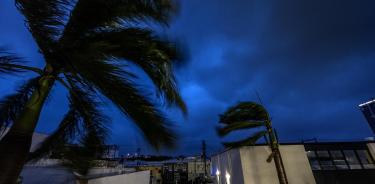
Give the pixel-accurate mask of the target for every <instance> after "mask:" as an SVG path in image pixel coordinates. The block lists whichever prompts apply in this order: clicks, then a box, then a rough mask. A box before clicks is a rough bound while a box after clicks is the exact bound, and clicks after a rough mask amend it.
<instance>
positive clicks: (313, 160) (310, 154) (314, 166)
mask: <svg viewBox="0 0 375 184" xmlns="http://www.w3.org/2000/svg"><path fill="white" fill-rule="evenodd" d="M307 157H309V161H310V165H311V168H312V170H321V167H320V164H319V161H318V159H317V157H316V154H315V151H307Z"/></svg>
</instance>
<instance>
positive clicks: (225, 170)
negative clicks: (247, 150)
mask: <svg viewBox="0 0 375 184" xmlns="http://www.w3.org/2000/svg"><path fill="white" fill-rule="evenodd" d="M211 165H212V168H211V174H212V175H214V176H215V181H214V182H215V183H219V184H244V180H243V179H244V176H243V172H242V166H241V156H240V151H239V149H233V150H229V151H226V152H224V153H222V154H219V155H217V156H215V157H212V158H211ZM226 175H228V176H230V180H229V181H230V182H229V183H227V177H226Z"/></svg>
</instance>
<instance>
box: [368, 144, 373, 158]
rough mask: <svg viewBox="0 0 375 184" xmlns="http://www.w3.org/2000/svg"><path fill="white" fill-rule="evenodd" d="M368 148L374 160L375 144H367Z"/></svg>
mask: <svg viewBox="0 0 375 184" xmlns="http://www.w3.org/2000/svg"><path fill="white" fill-rule="evenodd" d="M367 147H368V150H369V151H370V154H371V156H372V158H375V143H367Z"/></svg>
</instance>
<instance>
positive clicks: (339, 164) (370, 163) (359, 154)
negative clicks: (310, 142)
mask: <svg viewBox="0 0 375 184" xmlns="http://www.w3.org/2000/svg"><path fill="white" fill-rule="evenodd" d="M306 154H307V157H308V159H309V162H310V165H311V169H312V170H349V169H351V170H355V169H375V162H374V159H373V158H372V156H371V154H370V153H369V152H368V150H366V149H356V150H308V151H307V152H306Z"/></svg>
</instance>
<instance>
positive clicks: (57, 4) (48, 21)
mask: <svg viewBox="0 0 375 184" xmlns="http://www.w3.org/2000/svg"><path fill="white" fill-rule="evenodd" d="M71 5H72V1H71V0H32V1H30V0H16V6H17V8H18V10H19V11H20V12H21V13H22V14H23V15H24V16H25V18H26V23H27V26H28V28H29V30H30V32H31V34H32V35H33V37H34V39H35V40H36V42H37V43H38V45H39V48H40V49H41V50H42V52H43V53H44V54H45V57H46V56H47V57H48V56H49V54H50V50H51V48H52V47H53V43H54V42H55V41H56V40H57V39H58V38H59V37H60V36H61V30H62V28H63V26H64V20H65V19H66V13H67V12H68V9H69V6H71Z"/></svg>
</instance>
